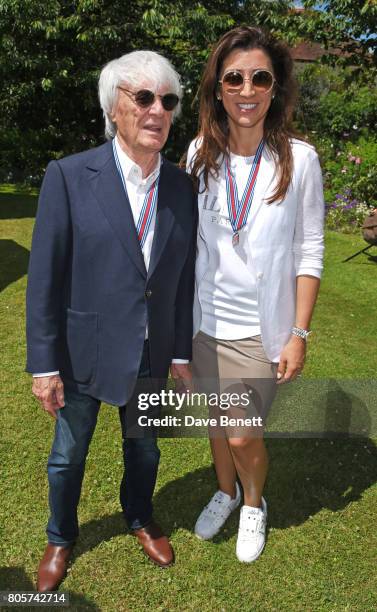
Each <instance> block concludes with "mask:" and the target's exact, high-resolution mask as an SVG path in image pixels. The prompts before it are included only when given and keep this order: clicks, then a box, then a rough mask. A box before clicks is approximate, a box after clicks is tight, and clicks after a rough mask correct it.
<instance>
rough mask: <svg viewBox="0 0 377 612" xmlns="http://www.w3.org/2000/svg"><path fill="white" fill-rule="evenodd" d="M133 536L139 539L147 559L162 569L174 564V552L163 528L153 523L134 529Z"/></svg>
mask: <svg viewBox="0 0 377 612" xmlns="http://www.w3.org/2000/svg"><path fill="white" fill-rule="evenodd" d="M132 534H133V535H135V536H136V537H137V539H138V540H139V543H140V544H141V545H142V547H143V549H144V552H145V554H146V555H147V557H149V558H150V559H151V561H153V563H156V565H159V566H160V567H169V566H170V565H173V563H174V551H173V549H172V547H171V544H170V542H169V540H168V538H167V537H166V536H165V535H164V534H163V533H162V531H161V528H160V527H159V526H158V525H157V523H155V522H154V521H151V522H150V523H148V525H146V526H145V527H142V528H141V529H134V530H133V531H132Z"/></svg>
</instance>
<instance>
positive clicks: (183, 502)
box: [0, 188, 377, 612]
mask: <svg viewBox="0 0 377 612" xmlns="http://www.w3.org/2000/svg"><path fill="white" fill-rule="evenodd" d="M34 214H35V196H34V195H33V194H30V193H19V192H17V191H15V190H14V191H13V192H12V191H11V190H10V189H9V188H8V190H7V191H6V190H4V191H3V192H2V193H1V194H0V218H1V237H0V238H1V240H0V248H1V252H0V255H1V258H0V262H1V265H0V284H1V289H2V291H1V294H0V320H1V326H0V343H1V360H2V367H1V368H0V390H1V391H0V392H1V400H2V411H1V414H0V427H1V433H2V435H1V463H0V471H1V476H2V478H1V481H2V483H3V490H2V497H1V505H0V523H1V540H0V590H2V589H3V590H30V589H32V588H33V584H34V581H35V574H36V567H37V565H38V561H39V558H40V555H41V553H42V551H43V548H44V545H45V534H44V526H45V523H46V520H47V512H48V509H47V479H46V467H45V466H46V459H47V455H48V452H49V447H50V444H51V438H52V435H53V423H52V421H51V420H50V419H49V418H47V416H46V415H45V414H44V413H43V412H42V411H41V410H40V409H39V408H38V406H37V404H36V402H35V401H34V400H33V398H32V396H31V393H30V378H29V376H28V375H27V374H25V373H24V363H25V341H24V294H25V287H26V271H27V259H28V251H29V248H30V240H31V232H32V226H33V216H34ZM326 243H327V251H326V269H325V274H324V278H323V283H322V289H321V294H320V298H319V302H318V307H317V310H316V313H315V318H314V321H313V329H314V330H315V334H313V338H312V340H311V343H310V351H309V357H308V362H307V367H306V370H305V376H306V379H308V380H307V381H306V380H305V382H306V383H307V384H310V383H311V382H313V384H315V383H316V381H318V380H319V379H322V380H323V379H329V378H332V379H335V382H333V384H332V387H331V388H330V391H329V390H327V391H326V401H327V408H328V411H329V412H330V413H331V408H332V405H333V403H334V405H335V404H336V401H340V402H341V404H342V405H343V404H344V403H347V402H348V403H349V404H350V410H351V409H354V406H355V402H354V399H352V396H360V393H361V392H360V393H359V390H358V389H359V387H360V385H362V381H363V380H364V382H365V384H367V391H366V392H365V393H366V395H365V397H364V400H365V402H370V404H369V408H370V407H371V402H373V400H374V402H375V399H374V396H373V395H372V396H371V395H370V390H371V389H372V390H374V389H375V388H376V387H375V383H376V381H375V378H376V377H375V365H374V364H375V361H376V354H377V337H376V333H375V329H376V314H375V301H376V280H377V265H376V262H375V261H374V260H373V258H369V257H366V256H363V255H362V256H360V257H358V258H356V259H354V260H352V261H351V262H349V263H347V264H342V263H341V260H342V259H344V258H345V257H346V256H348V255H350V254H352V253H353V252H354V251H356V250H357V249H360V248H362V247H363V246H364V245H365V243H364V242H363V240H362V239H361V238H359V237H358V236H346V235H341V234H335V233H328V235H327V237H326ZM371 254H372V255H373V250H371ZM338 379H339V380H343V382H339V381H338ZM373 379H374V380H373ZM355 381H356V382H355ZM357 381H359V382H357ZM347 385H348V386H347ZM357 385H359V387H357ZM368 394H369V395H368ZM360 397H361V396H360ZM350 398H351V399H350ZM322 399H323V398H322V396H320V397H319V398H318V401H319V402H320V403H322ZM300 410H301V405H297V413H298V414H299V412H300ZM374 431H375V430H374ZM375 442H376V439H375V438H373V436H372V434H370V437H368V436H367V435H364V436H360V437H357V438H349V439H336V438H334V439H323V438H322V439H321V438H306V439H275V438H269V439H268V440H267V445H268V449H269V453H270V457H271V470H270V475H269V479H268V483H267V487H266V494H265V495H266V498H267V500H268V504H269V533H268V542H267V546H266V550H265V552H264V553H263V555H262V556H261V558H260V559H259V560H258V561H257V562H256V563H253V564H252V565H241V564H239V563H238V562H237V560H236V558H235V540H236V533H237V516H236V515H234V516H232V517H231V519H230V520H229V521H228V523H227V524H226V527H225V529H224V530H223V532H222V533H221V534H220V535H219V536H217V537H216V538H215V540H214V541H213V542H204V543H203V542H200V541H198V540H197V539H196V538H195V537H194V536H193V533H192V528H193V524H194V523H195V519H196V517H197V514H198V512H199V510H200V509H201V508H202V506H203V504H204V503H205V502H206V501H207V500H208V498H209V496H210V495H211V494H212V492H213V490H214V487H215V476H214V472H213V469H212V466H211V459H210V453H209V448H208V443H207V440H205V439H163V440H161V442H160V447H161V450H162V459H161V465H160V471H159V479H158V485H157V489H156V494H155V515H156V518H157V520H158V521H159V522H160V523H161V524H162V525H163V526H164V528H165V530H166V532H167V533H168V534H169V535H170V537H171V541H172V543H173V545H174V548H175V551H176V557H177V562H176V564H175V566H174V567H173V568H171V569H169V570H165V571H163V570H160V569H159V568H156V567H154V566H153V565H152V564H150V563H149V562H148V561H147V560H146V559H145V558H144V557H143V555H142V554H141V553H140V550H139V549H138V546H137V543H136V541H135V540H134V539H133V538H132V537H131V536H130V535H128V534H127V532H126V530H125V527H124V522H123V519H122V516H121V513H120V508H119V503H118V483H119V480H120V477H121V472H122V465H121V439H120V433H119V426H118V422H117V410H114V408H111V407H109V406H103V408H102V410H101V412H100V418H99V422H98V426H97V430H96V433H95V436H94V439H93V442H92V446H91V450H90V453H89V457H88V462H87V470H86V477H85V481H84V487H83V494H82V500H81V504H80V523H81V536H80V540H79V542H78V544H77V546H76V549H75V558H74V563H73V565H72V569H71V570H70V572H69V575H68V577H67V579H66V580H65V582H64V584H63V585H62V587H61V590H62V591H65V592H69V593H70V597H71V605H70V609H71V610H77V609H80V610H81V609H85V610H104V611H106V612H112V611H123V610H124V611H131V610H132V611H136V612H139V611H140V612H141V611H144V610H145V611H147V610H151V609H154V610H161V611H166V610H169V611H178V610H179V611H180V610H192V611H197V610H202V611H210V610H211V611H212V610H215V611H221V610H224V611H226V612H233V611H254V610H255V611H259V610H260V611H262V610H263V611H264V610H266V609H267V610H271V611H274V610H276V611H279V612H280V611H292V610H293V611H296V610H298V611H300V612H301V611H312V610H313V611H318V610H319V611H322V610H324V611H325V610H326V611H335V610H336V611H354V610H360V611H363V612H364V611H369V610H375V609H376V607H377V583H376V574H375V551H376V548H377V538H376V529H375V525H376V519H377V512H376V508H377V487H376V485H375V482H376V475H377V467H376V466H377V461H376V459H377V453H376V444H375Z"/></svg>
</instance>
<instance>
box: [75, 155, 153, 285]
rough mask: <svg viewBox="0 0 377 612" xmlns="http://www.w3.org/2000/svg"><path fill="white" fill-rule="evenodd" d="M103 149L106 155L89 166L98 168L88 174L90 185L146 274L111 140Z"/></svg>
mask: <svg viewBox="0 0 377 612" xmlns="http://www.w3.org/2000/svg"><path fill="white" fill-rule="evenodd" d="M104 151H105V152H106V155H105V156H104V157H103V158H102V159H101V160H98V163H94V164H93V163H92V164H90V165H88V166H87V167H88V168H89V169H90V170H92V171H93V170H94V171H95V172H91V175H90V178H89V180H90V185H91V189H92V191H93V194H94V196H95V197H96V198H97V200H98V202H99V204H100V206H101V209H102V212H103V214H104V215H105V217H106V219H107V220H108V222H109V223H110V225H111V227H112V229H113V231H114V233H115V234H116V236H117V238H118V240H120V242H121V243H122V245H123V247H124V248H125V250H126V251H127V253H128V255H129V256H130V258H131V260H132V261H133V263H134V264H135V266H136V267H137V268H138V270H139V271H140V273H141V274H142V276H143V277H145V278H146V276H147V271H146V268H145V263H144V258H143V254H142V251H141V248H140V243H139V239H138V237H137V233H136V228H135V222H134V219H133V216H132V211H131V206H130V202H129V200H128V196H127V195H126V193H125V191H124V189H123V184H122V180H121V178H120V176H119V172H118V170H117V167H116V165H115V160H114V155H113V151H112V146H111V143H109V144H108V146H106V145H105V147H104Z"/></svg>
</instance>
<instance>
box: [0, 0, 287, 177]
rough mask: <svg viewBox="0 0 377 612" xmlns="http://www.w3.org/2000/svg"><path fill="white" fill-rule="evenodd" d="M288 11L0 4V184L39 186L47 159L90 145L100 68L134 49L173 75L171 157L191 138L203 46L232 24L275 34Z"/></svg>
mask: <svg viewBox="0 0 377 612" xmlns="http://www.w3.org/2000/svg"><path fill="white" fill-rule="evenodd" d="M290 4H291V3H290V2H289V1H287V0H278V1H277V2H270V1H268V0H264V1H263V0H262V1H261V2H259V3H258V4H256V3H254V2H251V1H249V0H246V1H245V2H239V1H238V0H219V1H215V0H203V1H202V2H194V3H193V2H191V1H189V0H178V1H177V2H174V3H173V2H168V1H167V0H149V1H143V0H136V1H131V2H127V1H125V0H112V1H110V0H70V1H68V0H45V1H44V2H43V3H42V2H40V1H39V0H0V34H1V43H0V76H1V81H2V89H1V92H0V143H1V150H2V159H1V164H0V166H1V167H2V169H3V176H2V177H1V178H2V179H3V180H4V178H7V177H9V178H10V179H11V180H12V179H13V180H17V179H22V178H26V179H28V180H33V179H35V180H37V181H38V180H40V177H41V175H42V174H43V170H44V168H45V166H46V164H47V162H48V161H49V160H50V159H52V158H59V157H61V156H62V155H66V154H68V153H72V152H75V151H79V150H82V149H85V148H88V147H90V146H95V145H96V144H99V143H100V142H101V141H102V133H103V120H102V117H101V112H100V110H99V106H98V101H97V93H96V90H97V78H98V74H99V68H100V67H101V65H103V64H104V63H106V62H107V61H108V60H110V59H113V58H114V57H118V56H120V55H122V54H124V53H127V52H129V51H132V50H134V49H143V48H149V49H154V50H156V51H160V52H161V53H163V54H164V55H166V56H167V57H169V59H171V60H172V61H173V63H174V65H175V66H176V68H177V69H178V71H179V72H180V73H181V74H182V78H183V85H184V88H185V92H186V96H185V100H184V114H183V118H182V119H181V121H180V122H179V124H178V125H177V126H176V128H175V129H173V134H172V138H171V139H170V140H169V144H168V147H167V154H168V156H170V157H171V158H172V159H174V160H176V159H178V158H179V157H180V155H181V154H182V152H183V151H184V148H185V147H186V146H187V143H188V141H189V139H191V138H192V137H193V136H194V134H195V130H196V117H195V112H194V111H193V110H192V109H191V106H190V105H191V101H192V98H193V97H194V95H195V92H196V90H197V87H198V83H199V79H200V74H201V71H202V67H203V63H204V62H205V60H206V58H207V56H208V53H209V50H210V45H211V43H212V42H214V41H216V40H217V39H218V38H219V36H220V35H221V34H222V33H224V32H225V31H226V30H228V29H229V28H231V27H233V26H235V25H236V24H240V23H249V24H251V23H257V24H260V25H265V26H267V27H269V28H270V29H272V30H275V31H277V32H278V33H281V31H282V30H284V29H285V20H287V19H289V18H290V17H289V8H290Z"/></svg>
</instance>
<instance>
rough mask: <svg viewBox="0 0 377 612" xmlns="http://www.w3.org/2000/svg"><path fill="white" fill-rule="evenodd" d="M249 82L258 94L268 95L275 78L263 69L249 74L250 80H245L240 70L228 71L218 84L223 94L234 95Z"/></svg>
mask: <svg viewBox="0 0 377 612" xmlns="http://www.w3.org/2000/svg"><path fill="white" fill-rule="evenodd" d="M246 81H250V83H251V85H252V87H253V89H254V90H255V91H257V92H259V93H268V92H269V91H271V89H272V88H273V86H274V83H275V78H274V75H273V74H272V72H270V71H269V70H265V69H263V68H258V69H257V70H254V71H253V72H251V73H250V78H246V77H245V76H244V75H243V73H242V72H241V71H240V70H229V72H226V73H225V74H224V76H223V78H222V79H220V80H219V83H220V84H221V85H222V87H223V89H224V91H225V93H228V94H236V93H238V92H239V91H240V90H241V89H242V88H243V87H244V85H245V82H246Z"/></svg>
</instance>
